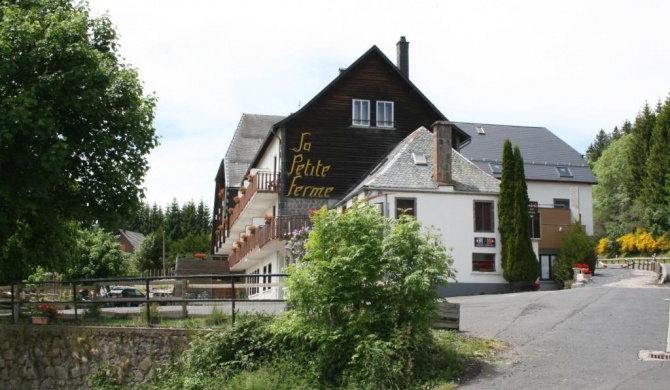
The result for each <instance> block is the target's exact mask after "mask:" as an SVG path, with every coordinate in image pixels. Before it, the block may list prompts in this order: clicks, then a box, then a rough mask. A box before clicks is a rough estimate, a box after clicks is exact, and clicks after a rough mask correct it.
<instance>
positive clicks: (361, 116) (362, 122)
mask: <svg viewBox="0 0 670 390" xmlns="http://www.w3.org/2000/svg"><path fill="white" fill-rule="evenodd" d="M357 105H358V107H356V106H357ZM366 108H367V109H366ZM351 124H352V125H354V126H364V127H370V101H369V100H363V99H353V100H352V102H351Z"/></svg>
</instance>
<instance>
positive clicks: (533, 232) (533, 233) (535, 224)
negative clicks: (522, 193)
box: [528, 202, 542, 239]
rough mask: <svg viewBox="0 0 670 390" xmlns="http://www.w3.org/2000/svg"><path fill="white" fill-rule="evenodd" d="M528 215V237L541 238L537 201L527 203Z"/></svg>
mask: <svg viewBox="0 0 670 390" xmlns="http://www.w3.org/2000/svg"><path fill="white" fill-rule="evenodd" d="M528 216H529V217H530V238H537V239H539V238H541V237H540V236H541V231H542V225H541V224H540V209H539V207H538V203H537V202H530V203H529V204H528Z"/></svg>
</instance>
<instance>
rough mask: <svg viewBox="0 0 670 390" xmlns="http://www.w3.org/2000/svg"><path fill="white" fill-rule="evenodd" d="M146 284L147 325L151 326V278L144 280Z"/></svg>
mask: <svg viewBox="0 0 670 390" xmlns="http://www.w3.org/2000/svg"><path fill="white" fill-rule="evenodd" d="M144 282H145V283H144V285H145V287H146V290H145V291H146V292H147V297H146V298H147V299H146V301H147V303H146V307H145V308H146V309H147V326H151V302H150V301H149V278H146V279H145V280H144Z"/></svg>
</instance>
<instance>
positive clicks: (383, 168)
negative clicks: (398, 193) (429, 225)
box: [343, 127, 500, 200]
mask: <svg viewBox="0 0 670 390" xmlns="http://www.w3.org/2000/svg"><path fill="white" fill-rule="evenodd" d="M433 147H434V136H433V133H432V132H430V131H429V130H428V129H426V128H425V127H420V128H419V129H417V130H415V131H414V132H413V133H412V134H410V135H409V136H407V138H405V139H404V140H403V141H402V142H400V143H399V144H398V145H397V146H396V147H395V148H394V149H393V150H392V151H391V152H390V153H389V154H388V155H387V156H386V158H385V159H384V160H382V162H381V163H380V164H381V165H380V166H378V167H376V168H375V169H374V170H373V171H372V172H371V173H370V175H368V176H367V177H366V178H365V179H363V180H362V181H361V182H360V183H359V184H358V185H357V186H356V187H355V188H354V190H353V191H351V192H350V193H349V194H348V195H347V196H345V197H344V198H343V200H346V199H348V198H350V197H351V196H352V195H354V194H356V193H358V192H359V191H360V190H361V189H362V188H366V189H404V190H437V189H438V185H437V182H435V180H434V179H433ZM413 153H414V154H423V155H424V156H425V158H426V165H417V164H415V162H414V157H413ZM451 162H452V181H453V183H452V184H453V187H454V191H455V192H467V193H491V194H497V193H498V192H499V188H500V182H499V181H498V179H496V178H495V177H493V176H491V175H490V174H488V173H486V172H484V171H482V170H481V169H479V168H478V167H477V166H476V165H475V164H473V163H471V162H470V161H468V160H467V159H466V158H465V157H463V156H462V155H461V154H460V153H458V152H457V151H455V150H452V159H451Z"/></svg>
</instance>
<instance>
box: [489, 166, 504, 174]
mask: <svg viewBox="0 0 670 390" xmlns="http://www.w3.org/2000/svg"><path fill="white" fill-rule="evenodd" d="M489 167H490V168H491V173H492V174H494V175H499V174H502V164H500V163H489Z"/></svg>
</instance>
